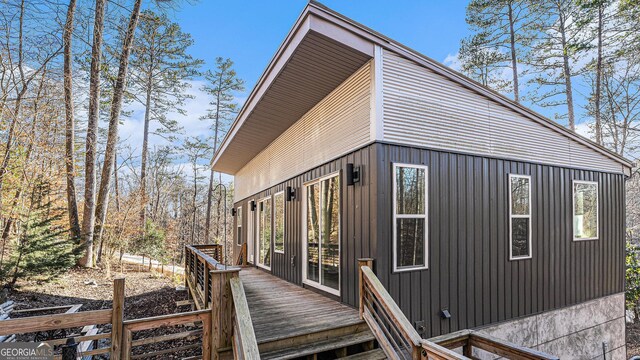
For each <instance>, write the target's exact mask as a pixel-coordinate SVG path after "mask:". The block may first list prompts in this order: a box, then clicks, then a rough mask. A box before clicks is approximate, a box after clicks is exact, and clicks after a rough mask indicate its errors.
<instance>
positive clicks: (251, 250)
mask: <svg viewBox="0 0 640 360" xmlns="http://www.w3.org/2000/svg"><path fill="white" fill-rule="evenodd" d="M255 201H256V199H255V198H254V199H249V201H247V214H246V216H247V228H246V229H245V230H246V231H247V261H248V262H249V263H250V264H253V265H256V263H257V261H256V247H257V245H256V241H257V239H258V235H256V229H257V227H258V217H257V216H256V212H257V209H258V208H257V206H258V205H257V204H258V203H257V202H255ZM251 202H254V203H255V204H256V210H252V209H251Z"/></svg>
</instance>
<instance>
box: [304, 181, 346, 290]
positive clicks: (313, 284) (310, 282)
mask: <svg viewBox="0 0 640 360" xmlns="http://www.w3.org/2000/svg"><path fill="white" fill-rule="evenodd" d="M334 176H337V177H338V181H339V182H340V201H339V202H338V207H339V208H338V214H339V216H338V239H339V240H338V256H339V258H340V266H339V269H338V290H336V289H334V288H331V287H328V286H326V285H322V283H321V282H322V280H321V279H320V278H318V280H319V281H318V282H315V281H313V280H309V279H307V186H308V185H312V184H316V183H317V184H320V183H321V182H322V181H323V180H326V179H330V178H332V177H334ZM342 185H343V183H342V177H341V176H340V172H339V171H336V172H333V173H331V174H328V175H325V176H323V177H320V178H317V179H314V180H311V181H307V182H305V183H304V184H302V188H303V190H304V191H303V193H302V201H303V204H302V283H303V284H305V285H308V286H311V287H314V288H316V289H319V290H322V291H324V292H327V293H329V294H332V295H336V296H340V291H341V290H342V245H341V242H342ZM320 246H322V244H320ZM320 251H321V248H320V247H319V248H318V252H320ZM320 274H321V272H319V273H318V276H319V277H320V276H322V275H320Z"/></svg>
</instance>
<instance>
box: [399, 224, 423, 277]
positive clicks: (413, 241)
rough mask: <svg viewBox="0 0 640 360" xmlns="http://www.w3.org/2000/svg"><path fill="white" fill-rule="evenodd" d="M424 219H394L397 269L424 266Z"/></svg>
mask: <svg viewBox="0 0 640 360" xmlns="http://www.w3.org/2000/svg"><path fill="white" fill-rule="evenodd" d="M424 232H425V219H396V240H397V249H396V263H397V267H398V268H402V267H407V266H411V267H412V266H424V265H425V258H424V246H425V237H424Z"/></svg>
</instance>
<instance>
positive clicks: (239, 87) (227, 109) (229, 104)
mask: <svg viewBox="0 0 640 360" xmlns="http://www.w3.org/2000/svg"><path fill="white" fill-rule="evenodd" d="M205 78H206V79H207V81H208V82H209V83H208V84H207V85H205V86H203V87H202V90H203V91H205V92H207V94H209V95H210V96H211V97H213V100H211V102H209V105H211V108H210V109H209V110H208V111H207V114H206V115H205V116H203V117H202V118H201V120H213V123H212V125H211V130H212V132H213V136H212V138H213V139H212V140H213V148H212V153H213V154H215V152H216V151H217V150H218V146H219V145H220V142H221V141H222V139H223V138H224V136H225V135H226V133H227V131H228V128H229V126H230V125H231V121H233V118H234V117H235V115H236V114H237V112H238V104H237V103H236V102H235V97H234V95H235V93H237V92H239V91H243V90H244V81H243V80H242V79H239V78H238V76H237V75H236V71H235V70H233V61H231V59H223V58H221V57H218V58H216V69H215V71H210V70H209V71H207V72H206V73H205ZM214 177H215V172H214V171H213V168H211V170H210V174H209V189H208V190H207V213H206V215H205V216H206V218H205V235H204V236H205V243H208V242H209V237H210V235H211V205H212V204H211V199H212V196H213V188H214V187H213V183H214ZM219 182H220V183H222V174H220V178H219ZM221 202H222V198H221V197H218V199H217V203H216V224H218V226H216V233H215V236H216V238H219V237H220V226H219V225H220V218H221V216H220V214H221V212H222V209H221Z"/></svg>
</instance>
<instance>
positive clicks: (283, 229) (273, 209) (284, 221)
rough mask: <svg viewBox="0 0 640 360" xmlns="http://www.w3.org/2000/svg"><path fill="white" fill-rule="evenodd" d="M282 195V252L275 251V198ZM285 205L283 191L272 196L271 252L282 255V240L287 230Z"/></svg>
mask: <svg viewBox="0 0 640 360" xmlns="http://www.w3.org/2000/svg"><path fill="white" fill-rule="evenodd" d="M278 195H282V250H278V249H276V216H277V215H276V206H275V205H276V196H278ZM286 205H287V201H286V198H285V195H284V191H279V192H277V193H275V194H273V201H272V205H271V206H272V211H273V252H274V253H278V254H284V240H285V237H286V235H285V234H286V232H287V231H286V229H287V216H286V213H287V210H286V209H285V208H286Z"/></svg>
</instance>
